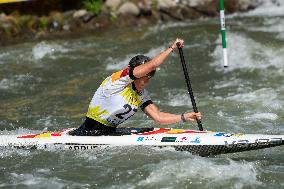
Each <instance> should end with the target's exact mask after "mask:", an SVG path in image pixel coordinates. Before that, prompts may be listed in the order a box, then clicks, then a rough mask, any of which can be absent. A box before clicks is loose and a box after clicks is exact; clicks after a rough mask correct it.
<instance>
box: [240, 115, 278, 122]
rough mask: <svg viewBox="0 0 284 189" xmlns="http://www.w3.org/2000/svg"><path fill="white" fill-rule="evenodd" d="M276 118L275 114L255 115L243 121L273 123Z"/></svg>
mask: <svg viewBox="0 0 284 189" xmlns="http://www.w3.org/2000/svg"><path fill="white" fill-rule="evenodd" d="M277 118H278V116H277V114H274V113H256V114H253V115H249V116H247V117H245V119H249V120H262V119H267V120H272V121H275V120H276V119H277Z"/></svg>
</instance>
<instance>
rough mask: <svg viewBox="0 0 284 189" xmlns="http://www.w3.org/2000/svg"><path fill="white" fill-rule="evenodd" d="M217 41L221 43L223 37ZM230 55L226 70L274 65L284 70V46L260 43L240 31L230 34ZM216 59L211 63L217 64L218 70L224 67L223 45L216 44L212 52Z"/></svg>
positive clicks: (279, 69)
mask: <svg viewBox="0 0 284 189" xmlns="http://www.w3.org/2000/svg"><path fill="white" fill-rule="evenodd" d="M217 43H218V44H220V43H221V37H220V36H219V38H218V39H217ZM228 55H229V64H230V65H229V67H228V68H227V69H226V71H232V70H235V69H246V70H253V69H256V68H258V69H263V71H265V68H268V67H270V66H273V67H275V68H278V72H280V73H282V72H283V69H284V67H283V60H284V48H280V49H273V48H272V47H271V48H270V47H268V46H265V45H263V44H260V43H258V42H256V41H254V40H252V39H250V38H248V37H247V36H245V35H241V34H238V33H230V34H229V35H228ZM212 56H213V58H214V59H215V61H214V62H213V63H212V64H211V65H213V66H216V69H217V70H222V71H223V70H224V69H223V68H222V66H220V65H221V63H222V47H221V45H218V46H216V48H215V50H214V52H213V53H212Z"/></svg>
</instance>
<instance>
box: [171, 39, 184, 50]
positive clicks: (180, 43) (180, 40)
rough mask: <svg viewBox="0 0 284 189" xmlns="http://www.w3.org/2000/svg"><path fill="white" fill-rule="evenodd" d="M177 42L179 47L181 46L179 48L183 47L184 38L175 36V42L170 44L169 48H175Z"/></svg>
mask: <svg viewBox="0 0 284 189" xmlns="http://www.w3.org/2000/svg"><path fill="white" fill-rule="evenodd" d="M177 43H178V44H179V47H181V48H183V47H184V40H183V39H180V38H177V39H176V40H175V42H174V43H173V44H172V45H171V46H170V48H171V49H173V50H174V49H175V48H177V47H178V46H177Z"/></svg>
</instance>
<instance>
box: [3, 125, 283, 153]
mask: <svg viewBox="0 0 284 189" xmlns="http://www.w3.org/2000/svg"><path fill="white" fill-rule="evenodd" d="M71 130H73V128H71V129H66V130H63V131H60V132H43V133H39V134H26V135H0V146H2V147H12V148H28V149H47V148H56V149H69V150H87V149H94V148H97V147H106V146H139V145H144V146H155V147H173V148H174V149H176V150H178V151H189V152H191V153H192V154H197V155H200V156H210V155H218V154H224V153H234V152H242V151H249V150H257V149H262V148H270V147H275V146H280V145H284V135H262V134H240V133H238V134H231V133H224V132H210V131H194V130H183V129H172V128H155V129H154V130H153V131H149V132H142V133H137V132H135V129H133V128H132V130H131V131H133V133H132V134H127V135H120V136H71V135H68V132H69V131H71Z"/></svg>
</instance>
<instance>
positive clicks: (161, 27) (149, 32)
mask: <svg viewBox="0 0 284 189" xmlns="http://www.w3.org/2000/svg"><path fill="white" fill-rule="evenodd" d="M191 25H193V23H192V22H170V23H166V24H157V25H155V26H152V27H148V30H147V31H146V32H145V34H144V35H143V37H142V38H145V37H147V36H149V35H154V34H156V33H158V32H161V31H164V30H167V29H170V28H174V29H176V28H183V27H188V26H191Z"/></svg>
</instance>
